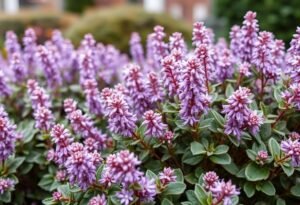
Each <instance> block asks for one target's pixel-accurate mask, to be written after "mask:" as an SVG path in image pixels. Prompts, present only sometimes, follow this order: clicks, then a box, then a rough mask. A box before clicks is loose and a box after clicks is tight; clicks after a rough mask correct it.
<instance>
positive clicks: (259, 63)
mask: <svg viewBox="0 0 300 205" xmlns="http://www.w3.org/2000/svg"><path fill="white" fill-rule="evenodd" d="M273 47H274V36H273V34H272V33H270V32H265V31H263V32H260V33H259V36H258V39H257V41H256V42H255V44H254V48H253V57H252V63H253V64H254V65H255V66H256V68H257V69H258V70H259V71H260V72H262V73H263V75H264V77H265V79H266V80H269V79H270V80H276V79H277V78H278V77H279V70H278V67H275V66H274V56H273V55H272V50H273Z"/></svg>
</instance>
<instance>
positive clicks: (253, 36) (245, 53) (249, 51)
mask: <svg viewBox="0 0 300 205" xmlns="http://www.w3.org/2000/svg"><path fill="white" fill-rule="evenodd" d="M258 30H259V28H258V21H257V20H256V13H255V12H252V11H248V12H247V13H246V15H245V16H244V22H243V26H242V28H241V44H240V48H239V49H238V50H239V52H240V55H239V56H240V59H241V61H243V62H248V63H252V57H253V49H254V46H255V45H254V44H255V42H256V40H257V32H258Z"/></svg>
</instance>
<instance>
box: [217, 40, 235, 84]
mask: <svg viewBox="0 0 300 205" xmlns="http://www.w3.org/2000/svg"><path fill="white" fill-rule="evenodd" d="M214 50H215V54H216V55H215V72H214V78H215V80H216V81H217V82H219V83H222V82H224V81H225V80H226V79H230V78H232V76H233V73H234V67H233V63H234V62H233V56H232V53H231V51H230V50H229V49H228V48H227V44H226V42H225V39H222V38H221V39H219V41H218V43H217V44H216V45H215V47H214Z"/></svg>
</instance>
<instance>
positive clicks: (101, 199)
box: [88, 194, 107, 205]
mask: <svg viewBox="0 0 300 205" xmlns="http://www.w3.org/2000/svg"><path fill="white" fill-rule="evenodd" d="M88 205H107V201H106V198H105V195H104V194H102V195H99V194H98V195H97V196H94V197H93V198H91V199H90V201H89V204H88Z"/></svg>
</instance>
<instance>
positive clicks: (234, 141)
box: [228, 135, 241, 147]
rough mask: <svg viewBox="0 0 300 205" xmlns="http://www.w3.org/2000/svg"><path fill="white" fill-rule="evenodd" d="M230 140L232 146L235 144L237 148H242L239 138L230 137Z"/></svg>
mask: <svg viewBox="0 0 300 205" xmlns="http://www.w3.org/2000/svg"><path fill="white" fill-rule="evenodd" d="M228 139H229V140H230V142H231V143H232V144H234V145H235V146H236V147H238V146H240V143H241V142H240V140H238V139H237V137H235V136H231V135H228Z"/></svg>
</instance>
